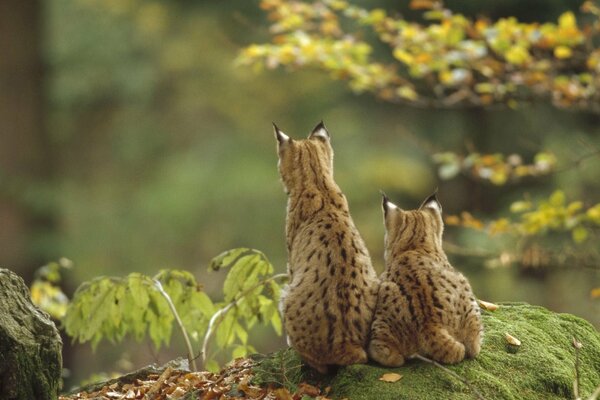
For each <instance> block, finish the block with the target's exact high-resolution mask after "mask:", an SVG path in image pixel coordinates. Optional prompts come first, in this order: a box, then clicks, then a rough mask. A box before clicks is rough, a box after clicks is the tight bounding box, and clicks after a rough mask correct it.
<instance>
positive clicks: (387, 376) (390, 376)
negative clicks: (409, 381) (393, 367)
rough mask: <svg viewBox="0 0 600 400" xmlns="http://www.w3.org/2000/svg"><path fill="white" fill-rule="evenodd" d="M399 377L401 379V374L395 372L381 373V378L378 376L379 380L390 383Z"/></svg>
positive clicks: (396, 380)
mask: <svg viewBox="0 0 600 400" xmlns="http://www.w3.org/2000/svg"><path fill="white" fill-rule="evenodd" d="M400 379H402V375H400V374H396V373H395V372H390V373H387V374H383V375H381V378H379V380H380V381H383V382H390V383H394V382H398V381H399V380H400Z"/></svg>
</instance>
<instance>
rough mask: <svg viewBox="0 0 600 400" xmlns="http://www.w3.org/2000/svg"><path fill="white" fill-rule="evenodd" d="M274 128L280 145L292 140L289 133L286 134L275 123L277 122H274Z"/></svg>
mask: <svg viewBox="0 0 600 400" xmlns="http://www.w3.org/2000/svg"><path fill="white" fill-rule="evenodd" d="M273 130H274V131H275V138H276V139H277V142H278V143H279V145H283V144H284V143H287V142H289V141H290V137H289V136H288V135H286V134H285V133H283V132H282V131H281V130H280V129H279V128H278V127H277V125H275V122H273Z"/></svg>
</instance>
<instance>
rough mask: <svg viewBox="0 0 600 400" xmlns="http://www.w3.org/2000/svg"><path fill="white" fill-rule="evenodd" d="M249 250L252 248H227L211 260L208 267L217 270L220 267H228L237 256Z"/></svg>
mask: <svg viewBox="0 0 600 400" xmlns="http://www.w3.org/2000/svg"><path fill="white" fill-rule="evenodd" d="M250 251H252V250H251V249H248V248H245V247H240V248H237V249H232V250H227V251H225V252H223V253H221V254H219V255H218V256H216V257H215V258H213V259H212V260H211V262H210V265H209V269H211V270H213V271H218V270H219V269H221V268H229V267H230V266H231V265H232V264H233V263H234V262H235V261H237V259H238V258H240V257H241V256H242V255H244V254H245V253H247V252H250Z"/></svg>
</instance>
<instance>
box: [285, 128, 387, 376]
mask: <svg viewBox="0 0 600 400" xmlns="http://www.w3.org/2000/svg"><path fill="white" fill-rule="evenodd" d="M275 137H276V138H277V143H278V146H277V149H278V155H279V165H278V168H279V172H280V175H281V179H282V181H283V186H284V188H285V191H286V193H287V195H288V202H287V217H286V242H287V251H288V274H289V284H288V285H287V287H286V288H285V289H284V291H283V293H282V295H281V304H280V308H281V311H282V315H283V321H284V327H285V330H286V333H287V336H288V343H289V345H290V346H292V347H293V348H294V349H296V351H298V353H300V355H301V356H302V358H303V359H304V360H305V361H306V363H307V364H308V365H310V366H312V367H313V368H315V369H316V370H318V371H319V372H321V373H325V372H327V370H328V366H329V365H348V364H354V363H365V362H366V361H367V358H368V357H367V354H366V351H365V349H366V345H367V340H368V334H369V330H370V326H371V322H372V316H373V311H374V309H375V303H376V301H377V287H378V279H377V275H376V274H375V271H374V270H373V267H372V265H371V259H370V257H369V253H368V251H367V248H366V247H365V244H364V242H363V240H362V238H361V236H360V235H359V233H358V231H357V229H356V227H355V226H354V222H353V221H352V218H351V217H350V213H349V211H348V203H347V201H346V197H345V196H344V194H343V193H342V192H341V190H340V188H339V187H338V185H337V184H336V182H335V181H334V179H333V149H332V147H331V144H330V137H329V132H328V131H327V129H326V128H325V126H324V124H323V123H322V122H321V123H320V124H318V125H317V126H316V127H315V128H314V129H313V131H312V132H311V133H310V135H309V136H308V138H307V139H303V140H294V139H291V138H290V137H288V136H287V135H286V134H285V133H283V132H282V131H281V130H279V129H278V128H277V126H275Z"/></svg>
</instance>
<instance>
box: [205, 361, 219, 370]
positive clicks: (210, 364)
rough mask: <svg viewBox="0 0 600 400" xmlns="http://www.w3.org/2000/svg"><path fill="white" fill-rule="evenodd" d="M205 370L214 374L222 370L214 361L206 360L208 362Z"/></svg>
mask: <svg viewBox="0 0 600 400" xmlns="http://www.w3.org/2000/svg"><path fill="white" fill-rule="evenodd" d="M204 368H205V369H206V370H207V371H209V372H213V373H217V372H219V370H220V367H219V364H218V363H217V362H216V361H215V360H213V359H210V360H206V362H205V363H204Z"/></svg>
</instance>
